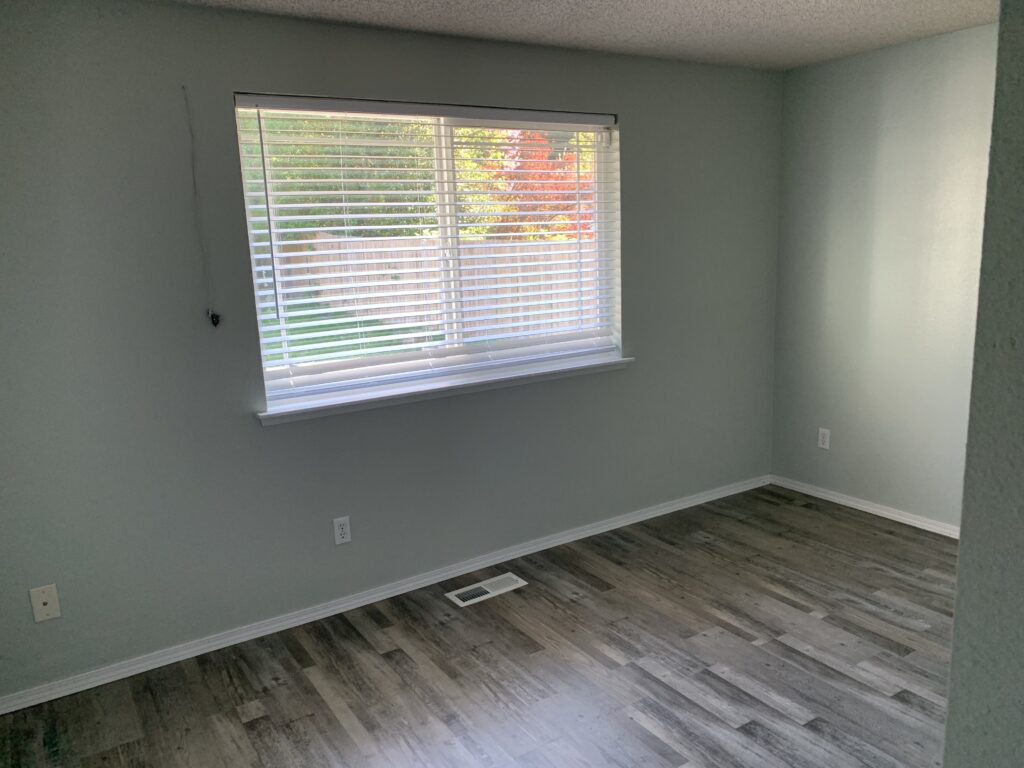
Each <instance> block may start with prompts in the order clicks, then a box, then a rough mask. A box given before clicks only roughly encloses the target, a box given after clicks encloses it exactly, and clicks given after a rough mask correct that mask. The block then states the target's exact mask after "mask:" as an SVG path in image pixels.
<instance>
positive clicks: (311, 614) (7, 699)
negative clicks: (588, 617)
mask: <svg viewBox="0 0 1024 768" xmlns="http://www.w3.org/2000/svg"><path fill="white" fill-rule="evenodd" d="M768 482H769V477H768V476H767V475H763V476H761V477H754V478H750V479H749V480H742V481H740V482H737V483H732V484H730V485H723V486H721V487H719V488H713V489H711V490H709V491H704V492H702V493H695V494H693V495H692V496H685V497H683V498H681V499H674V500H672V501H666V502H665V503H663V504H656V505H654V506H653V507H645V508H644V509H638V510H636V511H634V512H628V513H626V514H624V515H619V516H617V517H612V518H608V519H607V520H601V521H599V522H596V523H590V524H588V525H583V526H580V527H579V528H573V529H571V530H568V531H562V532H561V533H555V534H552V535H550V536H542V537H541V538H539V539H532V540H530V541H527V542H524V543H522V544H517V545H515V546H511V547H506V548H505V549H499V550H497V551H495V552H490V553H488V554H486V555H480V556H479V557H474V558H471V559H469V560H463V561H462V562H459V563H452V564H451V565H447V566H444V567H443V568H437V569H435V570H432V571H428V572H426V573H421V574H419V575H417V576H410V577H408V578H405V579H400V580H399V581H393V582H391V583H390V584H384V585H382V586H380V587H374V588H373V589H368V590H366V591H364V592H358V593H356V594H354V595H349V596H347V597H341V598H338V599H337V600H330V601H328V602H326V603H320V604H319V605H313V606H310V607H309V608H303V609H301V610H298V611H293V612H291V613H286V614H284V615H282V616H276V617H274V618H272V619H265V620H264V621H257V622H255V623H254V624H247V625H246V626H244V627H238V628H237V629H229V630H227V631H225V632H218V633H217V634H214V635H209V636H207V637H202V638H199V639H198V640H190V641H188V642H186V643H181V644H180V645H175V646H172V647H170V648H164V649H163V650H159V651H153V652H152V653H147V654H144V655H142V656H136V657H135V658H132V659H126V660H125V661H118V662H115V663H113V664H110V665H108V666H105V667H100V668H99V669H94V670H91V671H89V672H82V673H81V674H78V675H72V676H71V677H66V678H64V679H62V680H55V681H53V682H50V683H44V684H43V685H39V686H36V687H35V688H29V689H27V690H24V691H18V692H16V693H10V694H7V695H6V696H0V715H3V714H6V713H8V712H14V711H15V710H18V709H24V708H25V707H31V706H33V705H35V704H42V703H43V702H46V701H52V700H53V699H58V698H60V697H61V696H67V695H68V694H72V693H78V692H79V691H84V690H87V689H89V688H95V687H96V686H98V685H103V684H104V683H110V682H113V681H115V680H122V679H124V678H126V677H131V676H132V675H137V674H139V673H140V672H146V671H148V670H150V669H156V668H157V667H162V666H164V665H166V664H172V663H174V662H176V661H182V660H183V659H190V658H192V657H194V656H199V655H200V654H203V653H208V652H209V651H215V650H218V649H220V648H226V647H228V646H229V645H235V644H237V643H241V642H245V641H246V640H252V639H254V638H257V637H263V636H264V635H269V634H272V633H274V632H280V631H281V630H283V629H291V628H292V627H297V626H300V625H302V624H307V623H309V622H311V621H315V620H317V619H322V618H324V617H326V616H333V615H334V614H336V613H342V612H343V611H350V610H352V609H353V608H359V607H360V606H363V605H369V604H370V603H375V602H377V601H378V600H386V599H387V598H389V597H395V596H396V595H401V594H403V593H405V592H410V591H412V590H414V589H419V588H420V587H426V586H429V585H431V584H436V583H437V582H439V581H444V580H446V579H451V578H454V577H456V576H461V575H462V574H465V573H470V572H472V571H477V570H480V569H481V568H487V567H489V566H492V565H497V564H498V563H503V562H505V561H506V560H512V559H514V558H517V557H522V556H523V555H529V554H533V553H534V552H540V551H541V550H544V549H550V548H551V547H555V546H558V545H559V544H565V543H567V542H570V541H576V540H578V539H585V538H587V537H588V536H593V535H595V534H598V533H604V532H605V531H610V530H613V529H615V528H621V527H623V526H625V525H630V524H631V523H638V522H640V521H641V520H648V519H650V518H652V517H658V516H660V515H665V514H668V513H669V512H676V511H678V510H681V509H686V508H688V507H695V506H697V505H699V504H704V503H706V502H709V501H714V500H715V499H721V498H724V497H726V496H732V495H733V494H735V493H742V492H743V491H749V490H751V489H753V488H760V487H761V486H763V485H767V484H768Z"/></svg>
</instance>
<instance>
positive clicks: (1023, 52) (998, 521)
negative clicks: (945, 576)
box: [944, 0, 1024, 768]
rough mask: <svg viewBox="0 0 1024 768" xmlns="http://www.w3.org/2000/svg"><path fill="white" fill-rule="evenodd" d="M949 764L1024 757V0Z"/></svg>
mask: <svg viewBox="0 0 1024 768" xmlns="http://www.w3.org/2000/svg"><path fill="white" fill-rule="evenodd" d="M998 66H999V72H998V76H997V80H996V93H995V116H994V119H993V125H992V155H991V166H992V172H991V173H990V174H989V179H988V206H987V208H986V210H985V246H984V252H983V256H982V261H981V294H980V301H979V311H978V334H977V340H976V341H975V345H974V382H973V385H972V389H971V419H970V430H969V432H968V435H967V475H966V479H965V483H964V485H965V487H964V524H963V537H962V539H961V544H960V562H959V568H958V572H959V580H958V584H957V602H956V629H955V632H954V637H953V676H952V681H951V683H950V710H949V720H948V723H949V725H948V728H947V731H946V759H945V763H944V764H945V766H946V768H976V767H977V766H985V768H1019V766H1020V765H1021V762H1022V755H1024V728H1022V727H1021V724H1022V723H1024V664H1021V658H1020V653H1021V648H1022V647H1024V589H1022V585H1024V557H1021V553H1022V552H1024V473H1022V472H1021V466H1022V465H1024V356H1022V354H1021V353H1022V350H1024V0H1003V5H1002V19H1001V22H1000V32H999V65H998Z"/></svg>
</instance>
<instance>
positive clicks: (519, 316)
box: [235, 94, 623, 421]
mask: <svg viewBox="0 0 1024 768" xmlns="http://www.w3.org/2000/svg"><path fill="white" fill-rule="evenodd" d="M235 113H236V120H237V126H238V143H239V150H240V156H241V165H242V179H243V183H244V188H245V210H246V217H247V222H248V230H249V249H250V255H251V258H252V275H253V284H254V286H255V296H256V312H257V318H258V322H259V334H260V344H261V349H262V357H263V376H264V382H265V385H266V396H267V409H266V413H264V414H261V417H262V418H264V421H268V420H270V421H273V420H275V419H276V418H277V417H281V416H282V415H287V414H294V413H296V412H301V411H306V410H310V409H320V408H325V407H328V408H341V407H346V406H354V405H358V404H364V405H365V403H366V402H368V401H379V400H382V399H383V400H386V399H391V398H399V399H401V398H408V397H411V396H423V395H424V393H429V392H435V391H440V390H449V389H458V388H465V387H473V386H481V385H488V384H490V385H493V384H494V383H496V382H501V383H504V382H508V381H511V380H515V379H519V378H522V377H533V376H543V375H553V374H554V373H556V372H562V371H577V370H584V369H589V368H591V367H594V366H610V365H616V364H621V363H622V362H623V358H622V354H621V344H620V321H619V288H618V286H619V213H618V212H619V173H618V137H617V130H616V127H615V124H614V119H613V118H611V117H610V116H606V115H576V114H562V113H540V112H525V111H518V110H503V109H482V108H481V109H478V108H464V107H445V106H431V105H422V104H416V105H414V104H392V103H382V102H360V101H338V100H333V99H309V98H284V97H264V96H252V95H242V94H239V95H237V96H236V102H235Z"/></svg>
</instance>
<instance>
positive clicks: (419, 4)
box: [179, 0, 999, 69]
mask: <svg viewBox="0 0 1024 768" xmlns="http://www.w3.org/2000/svg"><path fill="white" fill-rule="evenodd" d="M179 1H180V2H187V3H192V4H196V5H212V6H220V7H225V8H237V9H243V10H250V11H261V12H265V13H273V14H279V15H287V16H301V17H306V18H315V19H328V20H331V21H340V22H349V23H356V24H364V25H369V26H374V27H386V28H391V29H406V30H419V31H423V32H438V33H442V34H449V35H459V36H462V37H476V38H484V39H490V40H509V41H515V42H521V43H540V44H545V45H558V46H566V47H570V48H586V49H591V50H599V51H612V52H615V53H632V54H641V55H647V56H659V57H663V58H673V59H684V60H687V61H702V62H708V63H714V64H733V65H740V66H749V67H757V68H766V69H789V68H791V67H797V66H801V65H804V64H810V63H814V62H818V61H825V60H827V59H834V58H838V57H840V56H846V55H849V54H853V53H859V52H861V51H867V50H872V49H874V48H880V47H882V46H885V45H892V44H895V43H900V42H904V41H906V40H912V39H915V38H920V37H928V36H929V35H937V34H941V33H943V32H951V31H953V30H957V29H965V28H967V27H973V26H977V25H979V24H986V23H988V22H993V21H995V20H996V18H997V16H998V11H999V0H179Z"/></svg>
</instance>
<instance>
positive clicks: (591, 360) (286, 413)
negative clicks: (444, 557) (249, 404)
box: [256, 352, 634, 427]
mask: <svg viewBox="0 0 1024 768" xmlns="http://www.w3.org/2000/svg"><path fill="white" fill-rule="evenodd" d="M633 360H634V358H632V357H622V356H621V355H620V354H619V353H617V352H604V353H601V354H597V355H589V356H586V357H577V358H573V359H571V360H566V359H564V358H559V359H556V360H545V361H542V362H532V363H523V364H521V365H517V366H506V367H503V368H501V369H499V370H498V371H497V372H495V371H493V370H491V371H482V372H474V373H469V374H466V373H463V374H455V375H452V376H444V377H438V378H430V379H422V380H420V381H417V382H412V383H410V382H401V383H397V384H393V385H391V386H387V387H375V388H373V389H372V390H370V391H367V390H366V389H363V390H361V391H360V390H356V391H352V392H347V393H346V392H342V393H339V392H330V393H327V394H324V395H322V396H320V397H308V398H303V399H302V400H297V399H291V400H288V401H285V402H282V403H279V404H275V405H274V407H273V409H267V410H264V411H260V412H259V413H257V414H256V416H257V417H258V418H259V420H260V423H261V424H263V426H265V427H267V426H271V425H274V424H286V423H289V422H293V421H303V420H305V419H314V418H318V417H321V416H334V415H336V414H340V413H351V412H353V411H365V410H369V409H371V408H381V407H384V406H387V405H402V404H405V403H414V402H418V401H420V400H435V399H438V398H442V397H452V396H454V395H463V394H468V393H471V392H483V391H486V390H489V389H503V388H505V387H513V386H519V385H522V384H533V383H535V382H538V381H548V380H551V379H562V378H568V377H570V376H579V375H582V374H588V373H600V372H602V371H614V370H616V369H619V368H625V367H626V366H627V365H629V364H630V363H631V362H633Z"/></svg>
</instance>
